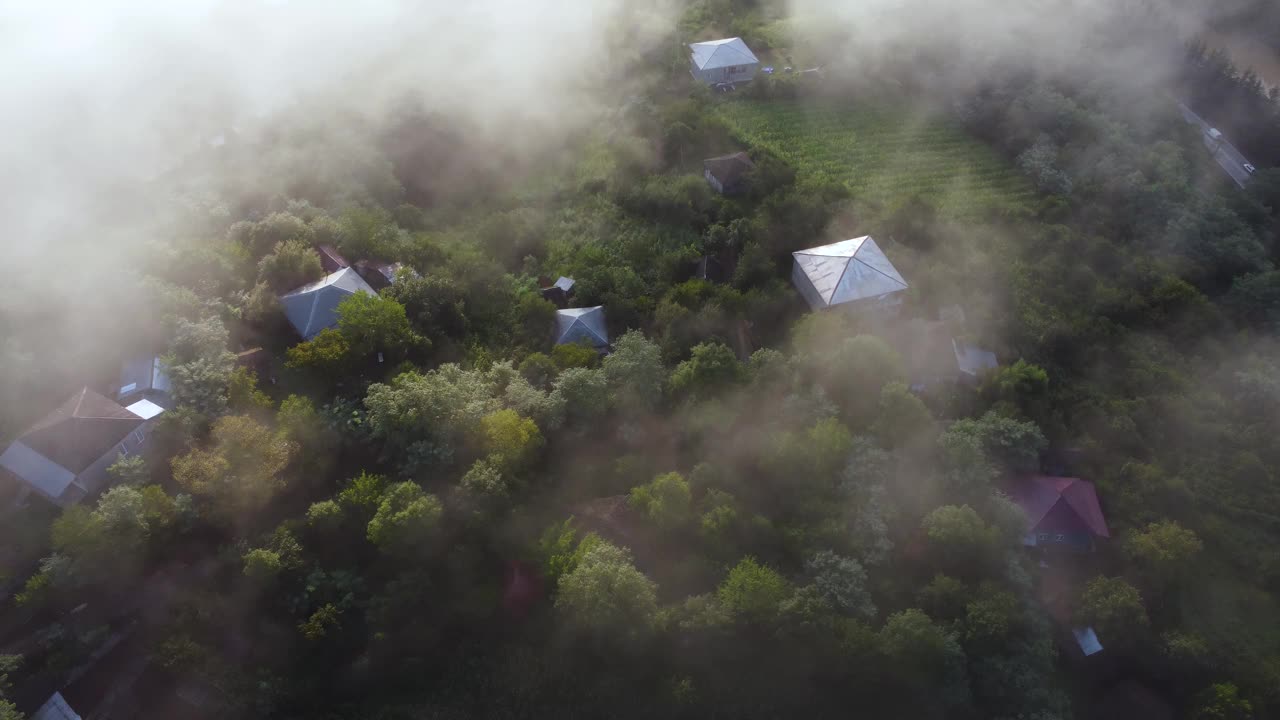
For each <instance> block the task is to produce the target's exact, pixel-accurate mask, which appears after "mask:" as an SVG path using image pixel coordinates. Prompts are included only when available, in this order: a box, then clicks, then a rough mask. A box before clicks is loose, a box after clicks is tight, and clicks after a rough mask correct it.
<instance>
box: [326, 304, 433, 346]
mask: <svg viewBox="0 0 1280 720" xmlns="http://www.w3.org/2000/svg"><path fill="white" fill-rule="evenodd" d="M337 313H338V332H340V333H342V337H343V338H344V339H345V340H346V341H347V346H348V347H349V348H350V352H351V353H352V354H353V355H355V356H356V357H364V356H369V355H372V354H374V353H375V352H380V353H383V355H384V357H385V358H386V359H388V360H390V361H392V362H394V361H397V360H399V359H401V358H403V357H405V356H406V355H408V354H409V353H410V352H411V351H413V350H415V349H418V348H424V349H425V348H426V347H428V346H429V345H430V343H429V342H428V341H427V339H426V338H423V337H422V336H420V335H418V334H417V333H415V332H414V331H413V326H412V325H410V324H409V318H408V316H406V315H405V310H404V306H403V305H401V304H400V303H398V302H396V301H395V300H392V299H390V298H387V297H383V296H381V295H370V294H368V293H359V292H358V293H353V294H351V295H348V296H347V298H346V299H345V300H343V301H342V302H340V303H338V309H337Z"/></svg>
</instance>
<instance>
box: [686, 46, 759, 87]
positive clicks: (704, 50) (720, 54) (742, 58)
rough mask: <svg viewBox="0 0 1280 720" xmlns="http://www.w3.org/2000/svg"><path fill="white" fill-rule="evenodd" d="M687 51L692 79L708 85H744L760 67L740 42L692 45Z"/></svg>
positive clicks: (749, 50) (748, 49) (753, 55)
mask: <svg viewBox="0 0 1280 720" xmlns="http://www.w3.org/2000/svg"><path fill="white" fill-rule="evenodd" d="M689 50H690V54H689V62H690V63H691V64H692V65H693V70H692V72H693V76H694V77H695V78H697V79H698V80H701V81H702V82H704V83H707V84H708V85H717V84H719V83H739V82H748V81H750V80H751V79H752V78H753V77H755V75H756V70H757V69H758V68H759V67H760V60H759V59H758V58H756V56H755V54H754V53H752V52H751V49H750V48H748V47H747V44H746V43H744V42H742V38H736V37H735V38H725V39H724V40H711V41H709V42H699V43H693V44H691V45H689Z"/></svg>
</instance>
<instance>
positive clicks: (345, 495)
mask: <svg viewBox="0 0 1280 720" xmlns="http://www.w3.org/2000/svg"><path fill="white" fill-rule="evenodd" d="M386 491H387V478H386V477H385V476H383V475H374V474H371V473H367V472H362V473H360V474H359V475H357V476H356V477H353V478H351V480H349V481H347V486H346V487H345V488H343V489H342V492H340V493H338V502H339V503H340V504H342V505H344V506H346V507H352V508H358V509H359V510H361V511H367V512H369V513H373V512H374V511H376V510H377V509H378V506H379V505H381V504H382V496H383V495H384V494H386Z"/></svg>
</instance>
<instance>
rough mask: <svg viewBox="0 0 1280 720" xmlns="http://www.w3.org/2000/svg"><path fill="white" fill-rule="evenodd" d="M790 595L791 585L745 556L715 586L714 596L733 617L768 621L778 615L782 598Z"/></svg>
mask: <svg viewBox="0 0 1280 720" xmlns="http://www.w3.org/2000/svg"><path fill="white" fill-rule="evenodd" d="M790 596H791V585H790V583H788V582H787V581H786V578H784V577H782V576H781V575H779V574H778V573H777V571H775V570H774V569H772V568H770V567H768V566H765V565H761V564H760V563H758V562H756V559H755V558H753V557H745V558H743V559H742V560H740V561H738V564H737V565H735V566H734V567H733V569H731V570H730V571H729V574H728V575H727V576H726V577H725V579H724V580H723V581H721V583H720V587H719V588H717V589H716V597H717V598H719V600H720V604H721V605H723V606H724V608H725V609H726V610H728V611H729V612H730V613H731V614H732V615H733V616H734V617H736V618H739V619H741V620H742V621H745V622H749V623H756V624H761V623H768V622H770V621H772V620H773V619H774V618H776V617H777V615H778V608H779V605H781V603H782V601H784V600H786V599H787V598H788V597H790Z"/></svg>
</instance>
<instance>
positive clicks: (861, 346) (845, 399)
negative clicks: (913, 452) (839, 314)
mask: <svg viewBox="0 0 1280 720" xmlns="http://www.w3.org/2000/svg"><path fill="white" fill-rule="evenodd" d="M804 342H806V343H812V344H815V345H818V346H819V349H817V350H813V351H811V352H814V353H816V354H817V367H816V368H814V370H815V371H816V373H817V376H818V378H819V381H820V382H821V384H822V386H823V387H824V388H826V390H827V393H828V394H829V395H830V397H831V399H832V400H834V401H835V402H836V404H837V405H839V406H840V410H841V411H842V412H843V414H844V417H845V419H846V421H847V422H848V423H849V424H850V427H853V428H854V429H855V430H857V429H860V428H863V427H866V426H868V425H870V424H871V422H872V421H873V420H874V418H875V415H876V410H877V407H878V404H879V400H880V392H881V389H882V388H884V386H885V385H886V384H888V383H890V382H893V381H895V380H898V381H901V380H902V379H903V374H902V367H903V364H902V358H900V357H899V356H898V354H897V353H896V352H894V351H893V350H892V349H891V348H890V347H889V346H888V345H886V344H885V343H884V341H883V340H880V339H879V338H876V337H872V336H870V335H858V336H855V337H852V338H849V339H848V340H845V341H844V342H843V343H842V344H840V345H839V346H838V347H836V348H835V350H834V351H826V350H823V349H821V346H822V345H823V344H825V343H827V342H829V341H828V340H827V338H826V337H817V338H814V339H812V340H805V341H804Z"/></svg>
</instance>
